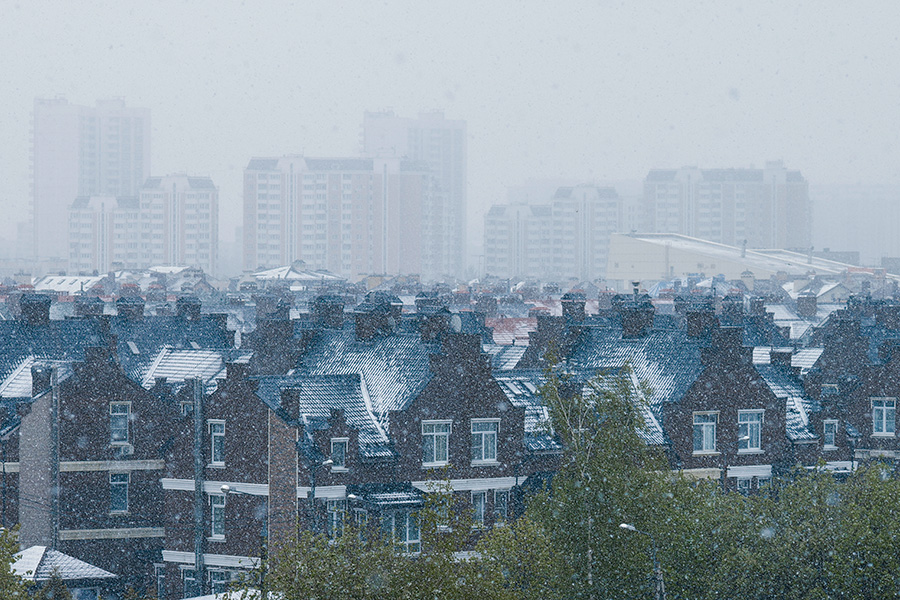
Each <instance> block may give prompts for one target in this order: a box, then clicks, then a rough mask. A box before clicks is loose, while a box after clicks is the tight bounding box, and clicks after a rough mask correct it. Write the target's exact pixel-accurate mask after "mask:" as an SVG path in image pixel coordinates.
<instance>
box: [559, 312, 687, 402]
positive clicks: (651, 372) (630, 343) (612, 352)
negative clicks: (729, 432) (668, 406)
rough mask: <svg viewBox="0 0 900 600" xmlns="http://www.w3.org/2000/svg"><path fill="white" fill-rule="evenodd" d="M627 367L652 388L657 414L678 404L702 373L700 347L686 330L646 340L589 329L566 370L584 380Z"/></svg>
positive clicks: (609, 330) (615, 330)
mask: <svg viewBox="0 0 900 600" xmlns="http://www.w3.org/2000/svg"><path fill="white" fill-rule="evenodd" d="M626 363H628V364H630V365H631V368H632V370H633V371H634V374H635V376H636V377H637V379H638V380H639V381H641V382H644V383H646V384H647V385H648V386H650V390H651V391H652V396H651V398H650V399H649V400H650V403H651V405H652V406H653V408H654V411H655V412H657V414H659V413H658V408H659V407H660V405H661V404H662V403H665V402H678V401H679V400H680V399H681V398H682V397H683V396H684V394H685V393H686V392H687V390H688V388H689V387H690V386H691V384H693V383H694V381H695V380H696V379H697V377H698V376H699V375H700V372H701V371H702V370H703V368H702V365H701V363H700V343H699V342H698V341H697V340H694V339H692V338H688V337H687V334H686V332H685V331H684V330H678V329H665V330H659V329H653V330H651V331H650V332H648V333H647V334H646V335H645V336H643V337H639V338H633V339H623V338H622V334H621V329H619V328H617V327H588V328H586V329H585V330H584V331H583V332H582V334H581V335H580V336H579V338H578V341H577V342H576V345H575V348H574V349H573V351H572V352H571V353H570V355H569V359H568V361H567V363H566V366H567V368H569V369H574V370H576V371H582V373H583V374H584V375H585V376H588V377H590V376H593V375H595V374H596V373H597V372H603V371H608V372H610V373H615V372H618V370H619V369H620V368H621V367H622V366H624V365H625V364H626Z"/></svg>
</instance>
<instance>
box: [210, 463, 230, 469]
mask: <svg viewBox="0 0 900 600" xmlns="http://www.w3.org/2000/svg"><path fill="white" fill-rule="evenodd" d="M206 468H207V469H224V468H225V463H209V464H208V465H206Z"/></svg>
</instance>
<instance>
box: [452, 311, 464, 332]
mask: <svg viewBox="0 0 900 600" xmlns="http://www.w3.org/2000/svg"><path fill="white" fill-rule="evenodd" d="M450 331H452V332H453V333H459V332H460V331H462V318H461V317H460V316H459V315H453V316H452V317H450Z"/></svg>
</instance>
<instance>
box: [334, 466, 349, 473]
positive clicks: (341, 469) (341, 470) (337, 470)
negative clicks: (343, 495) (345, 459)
mask: <svg viewBox="0 0 900 600" xmlns="http://www.w3.org/2000/svg"><path fill="white" fill-rule="evenodd" d="M349 471H350V469H348V468H347V467H331V472H332V473H347V472H349Z"/></svg>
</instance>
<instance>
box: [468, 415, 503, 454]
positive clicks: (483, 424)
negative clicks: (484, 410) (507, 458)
mask: <svg viewBox="0 0 900 600" xmlns="http://www.w3.org/2000/svg"><path fill="white" fill-rule="evenodd" d="M499 430H500V419H472V463H496V462H497V434H498V432H499Z"/></svg>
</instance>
